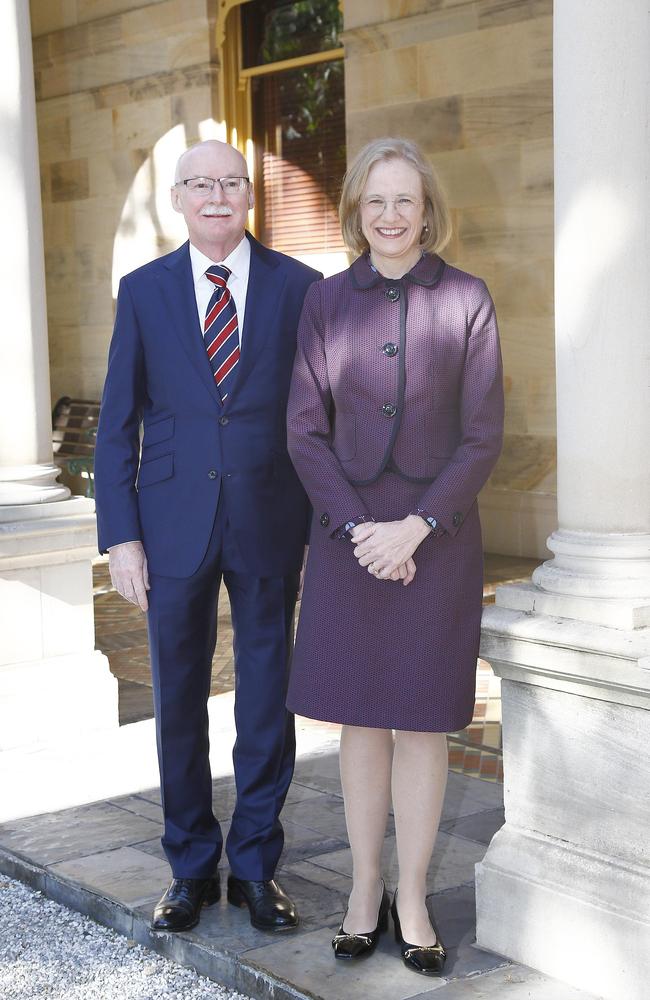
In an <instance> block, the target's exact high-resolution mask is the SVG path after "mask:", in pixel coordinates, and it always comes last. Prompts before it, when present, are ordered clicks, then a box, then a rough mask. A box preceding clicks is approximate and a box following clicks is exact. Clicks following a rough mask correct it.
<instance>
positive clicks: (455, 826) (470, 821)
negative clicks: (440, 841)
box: [440, 807, 505, 847]
mask: <svg viewBox="0 0 650 1000" xmlns="http://www.w3.org/2000/svg"><path fill="white" fill-rule="evenodd" d="M504 823H505V815H504V811H503V807H501V808H499V809H486V810H485V811H484V812H480V813H472V815H471V816H462V817H461V818H460V819H453V820H443V821H442V823H441V824H440V829H441V830H443V831H444V832H445V833H450V834H453V836H454V837H463V838H464V839H466V840H473V841H476V842H477V843H479V844H484V845H485V847H487V846H488V844H489V843H490V841H491V840H492V837H493V836H494V834H495V833H496V832H497V830H500V829H501V827H502V826H503V824H504Z"/></svg>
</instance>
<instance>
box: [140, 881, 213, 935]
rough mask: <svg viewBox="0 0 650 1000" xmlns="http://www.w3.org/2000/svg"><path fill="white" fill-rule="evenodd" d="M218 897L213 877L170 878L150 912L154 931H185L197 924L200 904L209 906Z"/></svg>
mask: <svg viewBox="0 0 650 1000" xmlns="http://www.w3.org/2000/svg"><path fill="white" fill-rule="evenodd" d="M220 898H221V886H220V884H219V878H218V876H217V877H216V878H173V879H172V880H171V882H170V883H169V888H168V889H167V891H166V892H165V894H164V895H163V896H162V897H161V898H160V900H159V901H158V903H157V904H156V907H155V909H154V911H153V919H152V921H151V929H152V930H154V931H188V930H189V929H190V928H191V927H196V925H197V924H198V922H199V917H200V916H201V907H202V906H211V905H212V903H216V902H217V901H218V900H219V899H220Z"/></svg>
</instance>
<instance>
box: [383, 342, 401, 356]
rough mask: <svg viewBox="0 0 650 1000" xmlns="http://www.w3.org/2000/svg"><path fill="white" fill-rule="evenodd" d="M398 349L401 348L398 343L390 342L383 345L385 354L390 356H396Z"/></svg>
mask: <svg viewBox="0 0 650 1000" xmlns="http://www.w3.org/2000/svg"><path fill="white" fill-rule="evenodd" d="M398 350H399V348H398V346H397V344H390V343H388V344H384V346H383V347H382V351H383V352H384V354H385V355H386V357H388V358H394V357H395V355H396V354H397V351H398Z"/></svg>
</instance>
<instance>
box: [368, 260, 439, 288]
mask: <svg viewBox="0 0 650 1000" xmlns="http://www.w3.org/2000/svg"><path fill="white" fill-rule="evenodd" d="M445 266H446V265H445V262H444V260H443V259H442V257H438V255H437V254H429V253H425V254H423V255H422V257H420V259H419V261H418V262H417V264H415V265H414V266H413V267H412V268H411V270H410V271H408V273H407V274H405V275H404V276H403V277H402V278H385V277H384V276H383V274H380V273H379V272H378V271H374V270H373V269H372V267H371V266H370V256H369V254H367V253H364V254H362V255H361V257H357V259H356V260H355V261H354V263H353V264H352V265H351V267H350V277H351V278H352V284H353V286H354V287H355V288H358V289H360V290H361V291H365V290H366V289H367V288H374V287H375V285H379V284H381V283H382V282H389V283H391V284H395V283H398V282H400V281H410V282H411V283H412V284H414V285H423V286H424V287H425V288H433V287H434V286H435V285H437V284H438V282H439V281H440V279H441V278H442V275H443V272H444V270H445Z"/></svg>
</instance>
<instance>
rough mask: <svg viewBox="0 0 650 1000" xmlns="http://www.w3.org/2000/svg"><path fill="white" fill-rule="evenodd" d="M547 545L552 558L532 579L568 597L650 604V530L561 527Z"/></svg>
mask: <svg viewBox="0 0 650 1000" xmlns="http://www.w3.org/2000/svg"><path fill="white" fill-rule="evenodd" d="M546 544H547V546H548V548H549V549H550V550H551V552H553V553H554V557H553V559H549V560H548V561H547V562H545V563H543V565H542V566H538V567H537V569H536V570H535V572H534V573H533V583H535V584H536V585H537V586H538V587H539V588H540V589H541V590H544V591H546V592H548V593H551V594H559V595H562V596H566V597H587V598H599V599H603V600H610V599H611V600H617V601H618V600H621V599H626V600H632V601H644V602H645V604H646V606H647V607H648V608H650V534H646V533H642V532H639V533H638V534H632V533H630V534H622V533H621V534H615V533H611V534H598V533H596V532H592V531H568V530H566V529H560V530H558V531H554V532H553V534H552V535H551V536H550V538H549V539H548V540H547V542H546ZM646 624H647V622H646ZM623 627H625V626H623ZM637 627H639V626H637Z"/></svg>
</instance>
